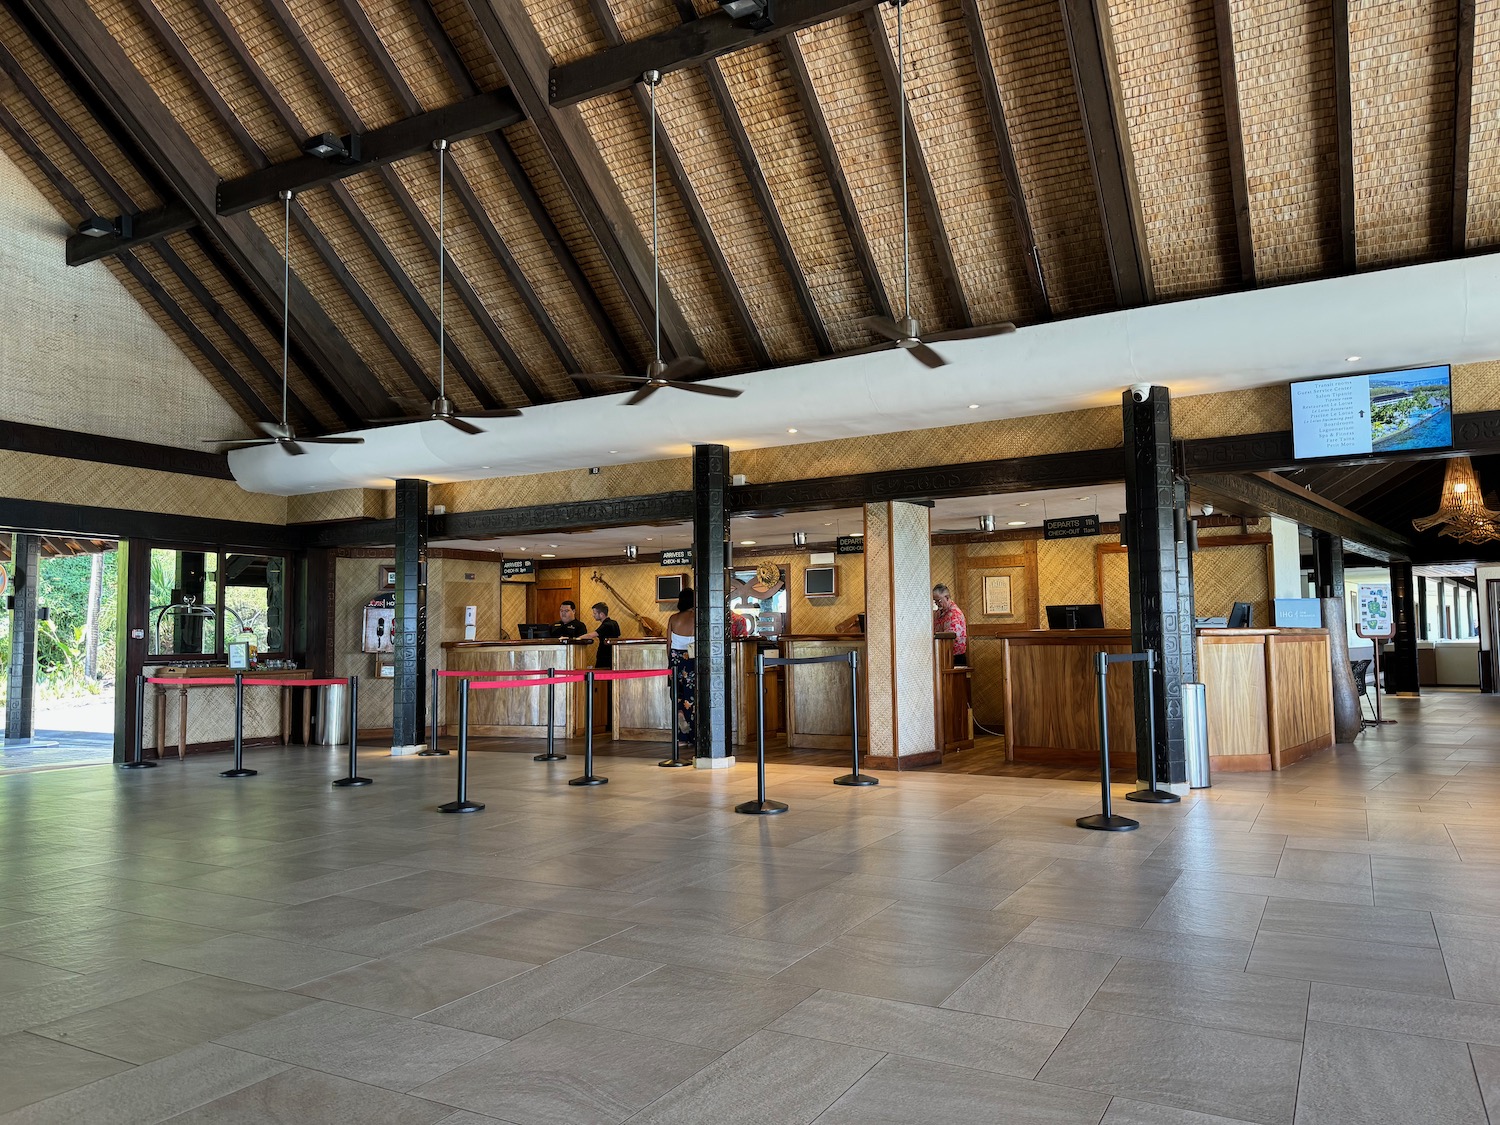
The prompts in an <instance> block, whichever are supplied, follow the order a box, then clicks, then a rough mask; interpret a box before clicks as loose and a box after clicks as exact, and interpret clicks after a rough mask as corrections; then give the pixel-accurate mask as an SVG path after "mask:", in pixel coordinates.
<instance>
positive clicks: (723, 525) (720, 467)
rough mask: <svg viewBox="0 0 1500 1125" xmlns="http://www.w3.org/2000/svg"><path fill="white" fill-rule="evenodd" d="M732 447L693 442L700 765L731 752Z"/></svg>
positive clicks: (710, 764)
mask: <svg viewBox="0 0 1500 1125" xmlns="http://www.w3.org/2000/svg"><path fill="white" fill-rule="evenodd" d="M729 562H730V547H729V449H728V448H727V447H726V446H722V445H695V446H693V586H694V594H695V596H696V598H697V602H696V605H697V623H696V629H695V634H696V636H695V641H696V643H695V647H696V649H697V659H696V665H697V684H696V689H695V690H696V694H695V697H694V700H693V711H694V719H695V722H694V728H695V730H696V733H697V748H696V749H695V751H694V757H695V758H696V759H697V761H698V764H699V765H700V766H707V767H709V768H712V767H714V766H720V765H723V764H724V763H725V760H726V759H727V758H728V757H729V756H730V755H731V754H732V753H733V750H734V741H733V732H732V730H731V726H732V723H733V719H734V711H733V708H732V705H731V701H730V696H729V656H730V653H729V626H728V622H727V621H726V620H725V607H726V606H727V605H728V593H729V590H728V581H729Z"/></svg>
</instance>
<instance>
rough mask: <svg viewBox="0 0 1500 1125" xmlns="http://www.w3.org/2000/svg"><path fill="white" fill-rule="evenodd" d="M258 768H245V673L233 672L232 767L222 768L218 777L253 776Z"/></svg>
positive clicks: (257, 771)
mask: <svg viewBox="0 0 1500 1125" xmlns="http://www.w3.org/2000/svg"><path fill="white" fill-rule="evenodd" d="M259 772H260V771H259V770H247V769H246V768H245V674H244V673H243V672H236V673H235V674H234V769H232V770H223V771H221V772H220V773H219V776H220V777H254V776H255V775H256V774H257V773H259Z"/></svg>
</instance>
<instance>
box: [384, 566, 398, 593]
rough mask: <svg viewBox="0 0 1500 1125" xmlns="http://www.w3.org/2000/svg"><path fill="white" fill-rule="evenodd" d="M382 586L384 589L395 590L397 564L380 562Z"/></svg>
mask: <svg viewBox="0 0 1500 1125" xmlns="http://www.w3.org/2000/svg"><path fill="white" fill-rule="evenodd" d="M380 588H381V589H382V590H394V589H395V588H396V564H395V563H381V564H380Z"/></svg>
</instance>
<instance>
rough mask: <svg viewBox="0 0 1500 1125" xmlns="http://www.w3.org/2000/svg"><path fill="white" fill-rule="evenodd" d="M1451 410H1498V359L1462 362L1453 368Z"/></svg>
mask: <svg viewBox="0 0 1500 1125" xmlns="http://www.w3.org/2000/svg"><path fill="white" fill-rule="evenodd" d="M1453 410H1454V413H1456V414H1469V413H1474V414H1477V413H1479V412H1481V411H1485V410H1500V361H1497V360H1490V361H1489V362H1488V363H1462V364H1459V365H1458V366H1456V367H1455V368H1454V369H1453Z"/></svg>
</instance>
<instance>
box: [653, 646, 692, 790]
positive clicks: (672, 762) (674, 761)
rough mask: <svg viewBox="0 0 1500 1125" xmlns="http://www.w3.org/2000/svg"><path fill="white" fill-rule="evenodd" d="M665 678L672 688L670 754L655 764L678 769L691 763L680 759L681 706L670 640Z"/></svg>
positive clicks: (668, 719)
mask: <svg viewBox="0 0 1500 1125" xmlns="http://www.w3.org/2000/svg"><path fill="white" fill-rule="evenodd" d="M667 679H668V680H669V681H671V688H672V713H671V714H670V715H668V716H667V730H668V731H669V732H670V733H671V736H672V756H671V757H670V758H665V759H663V760H662V761H660V762H657V763H656V764H657V765H659V766H665V767H666V768H667V769H680V768H681V767H683V766H690V765H692V764H693V763H692V762H684V761H683V760H682V755H681V754H680V753H679V751H680V750H681V748H682V737H681V733H680V732H679V731H678V729H677V709H678V707H680V706H681V703H680V701H679V700H678V698H677V669H676V668H674V667H672V642H671V641H668V642H667Z"/></svg>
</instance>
